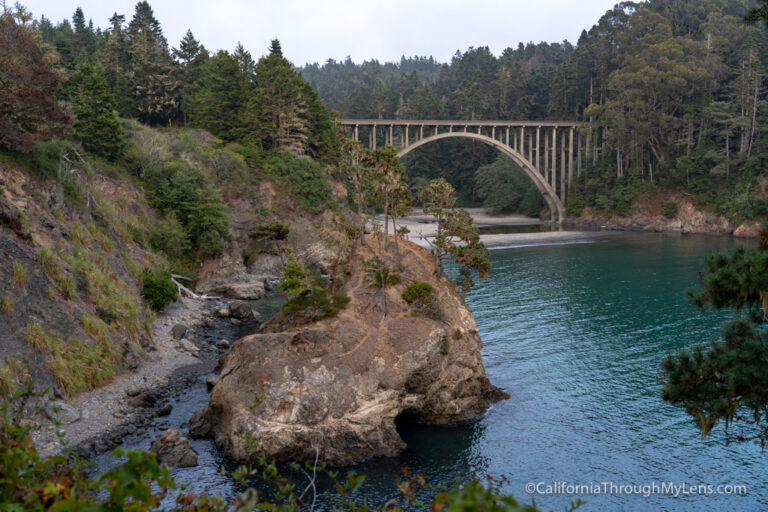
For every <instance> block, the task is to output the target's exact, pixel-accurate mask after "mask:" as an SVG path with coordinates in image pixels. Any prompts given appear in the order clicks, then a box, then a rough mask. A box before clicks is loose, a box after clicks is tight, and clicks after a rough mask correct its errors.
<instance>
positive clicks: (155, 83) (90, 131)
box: [6, 1, 338, 160]
mask: <svg viewBox="0 0 768 512" xmlns="http://www.w3.org/2000/svg"><path fill="white" fill-rule="evenodd" d="M20 14H21V15H23V16H26V17H27V18H26V20H25V21H24V23H26V24H27V25H28V30H29V31H30V32H32V33H34V36H33V37H35V38H37V39H38V40H39V42H42V43H43V44H42V45H41V48H42V49H43V50H41V51H47V52H49V53H50V54H51V55H52V56H54V57H55V58H52V59H49V60H48V61H47V62H46V66H47V68H48V70H47V72H48V73H49V74H51V77H50V78H47V80H55V81H56V83H57V84H58V86H57V87H55V89H54V90H53V96H54V98H56V99H58V100H60V101H64V102H67V103H69V104H70V106H71V110H72V112H73V113H74V114H75V118H76V123H75V126H74V129H75V130H74V131H75V134H76V137H77V138H79V139H80V140H81V141H82V143H83V145H84V146H85V147H86V148H87V149H89V150H92V151H94V152H97V153H101V154H102V155H103V156H107V157H109V158H112V159H114V158H116V157H118V156H119V155H120V152H121V147H120V137H121V134H120V132H119V127H118V126H117V125H118V123H117V117H118V116H119V117H123V118H133V119H136V120H138V121H140V122H142V123H145V124H150V125H173V124H186V125H188V126H192V127H200V128H204V129H206V130H208V131H210V132H212V133H213V134H214V135H217V136H218V137H220V138H222V139H224V140H225V141H239V142H247V143H249V144H253V145H254V146H255V147H257V148H258V149H259V150H269V149H276V150H285V151H288V152H290V153H292V154H294V155H309V156H313V157H319V158H321V159H325V160H328V159H333V158H335V156H336V155H337V153H338V141H337V140H336V139H337V133H336V131H335V130H334V128H333V125H332V123H331V118H330V116H329V114H328V112H327V110H326V109H325V106H324V105H323V104H322V103H321V102H320V101H319V100H318V98H317V94H316V93H315V91H314V90H313V89H312V87H311V86H310V85H309V84H308V83H307V82H306V81H305V80H304V79H303V78H302V77H301V76H300V75H299V74H298V73H297V72H296V71H295V70H294V68H293V66H292V65H291V63H290V62H288V60H286V59H285V57H284V56H283V54H282V51H281V48H280V43H279V42H278V41H277V40H275V41H273V42H272V45H271V47H270V48H269V52H268V54H267V55H266V56H264V57H262V58H261V59H259V60H258V61H256V60H254V59H253V57H252V56H251V54H250V53H249V52H248V51H247V50H246V49H245V48H243V46H242V45H238V46H237V48H235V50H234V51H232V52H227V51H219V52H217V53H215V54H213V55H211V54H210V53H209V52H208V50H206V48H205V46H204V45H203V44H202V43H200V42H199V41H198V40H197V39H195V37H194V34H193V33H192V31H191V30H188V31H187V33H186V34H185V36H184V37H183V38H182V40H181V41H180V42H179V44H178V46H176V47H171V46H170V45H169V43H168V41H167V39H166V37H165V35H164V34H163V29H162V26H161V24H160V22H159V21H158V20H157V19H156V18H155V16H154V12H153V10H152V7H151V6H150V5H149V3H148V2H146V1H140V2H138V3H137V4H136V8H135V12H134V13H133V16H132V17H131V18H130V20H128V19H127V18H126V16H125V15H123V14H118V13H115V14H114V15H113V16H112V17H111V18H110V19H109V25H108V26H107V28H104V29H102V28H98V27H95V26H94V24H93V22H92V21H88V22H86V16H85V13H84V12H83V10H82V9H81V8H79V7H78V8H77V9H76V10H75V12H74V14H73V16H72V20H71V21H70V20H63V21H61V22H59V23H53V22H52V21H51V20H49V19H48V18H46V17H45V16H42V17H41V18H40V19H39V21H36V20H34V19H32V18H31V16H30V15H29V13H28V12H27V11H26V10H25V9H23V8H21V11H19V10H18V9H16V11H14V12H10V10H9V12H7V13H6V18H7V19H8V20H9V22H10V20H16V23H18V22H19V20H20V19H21V17H23V16H20ZM16 23H14V24H16ZM67 78H68V79H69V80H67ZM44 79H46V78H44V77H41V78H39V80H44ZM113 113H116V115H115V114H113ZM97 139H99V140H97Z"/></svg>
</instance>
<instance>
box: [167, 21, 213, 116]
mask: <svg viewBox="0 0 768 512" xmlns="http://www.w3.org/2000/svg"><path fill="white" fill-rule="evenodd" d="M172 53H173V56H174V58H175V59H177V61H178V62H179V64H180V67H179V68H178V70H177V73H178V77H179V83H180V84H181V85H180V87H179V94H180V95H181V112H182V119H183V120H184V123H185V124H186V122H187V115H188V113H189V109H190V104H189V100H190V95H191V94H192V91H193V88H194V87H195V84H196V83H197V81H198V80H200V77H201V76H202V67H203V64H204V63H205V61H206V60H208V50H206V49H205V47H204V46H203V45H202V44H200V42H199V41H198V40H197V39H195V36H194V35H193V34H192V31H191V30H187V33H186V34H185V35H184V38H183V39H182V40H181V42H180V43H179V47H178V48H174V49H173V51H172Z"/></svg>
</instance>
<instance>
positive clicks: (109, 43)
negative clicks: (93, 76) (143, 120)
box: [96, 13, 136, 117]
mask: <svg viewBox="0 0 768 512" xmlns="http://www.w3.org/2000/svg"><path fill="white" fill-rule="evenodd" d="M109 23H110V28H109V30H107V31H106V33H105V37H104V42H103V44H102V45H101V48H100V50H99V51H98V56H97V59H96V60H97V62H98V63H99V64H100V66H101V68H102V69H103V70H104V78H105V79H106V81H107V85H108V86H109V89H110V91H111V92H112V95H113V96H114V98H115V100H116V102H117V111H118V112H119V113H120V115H121V116H123V117H133V116H134V115H135V111H136V106H135V103H134V101H133V94H132V90H131V84H130V81H129V79H128V67H129V62H130V54H129V42H128V38H127V36H126V33H125V31H124V30H123V24H124V23H125V16H123V15H122V14H117V13H114V14H113V15H112V17H111V18H109Z"/></svg>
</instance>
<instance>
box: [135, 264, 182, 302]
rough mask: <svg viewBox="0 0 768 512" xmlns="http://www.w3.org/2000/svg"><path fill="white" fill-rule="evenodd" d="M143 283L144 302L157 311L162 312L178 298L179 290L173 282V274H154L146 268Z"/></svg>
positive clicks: (164, 272)
mask: <svg viewBox="0 0 768 512" xmlns="http://www.w3.org/2000/svg"><path fill="white" fill-rule="evenodd" d="M142 283H143V288H142V295H143V296H144V300H145V301H146V302H147V304H149V306H150V307H151V308H152V309H154V310H155V311H160V310H161V309H163V308H164V307H165V306H167V305H168V304H170V303H171V302H173V301H175V300H176V298H177V297H178V293H179V292H178V288H177V287H176V285H175V284H173V281H171V273H170V272H169V271H167V270H166V271H161V272H152V271H151V270H150V269H148V268H145V269H144V272H143V273H142Z"/></svg>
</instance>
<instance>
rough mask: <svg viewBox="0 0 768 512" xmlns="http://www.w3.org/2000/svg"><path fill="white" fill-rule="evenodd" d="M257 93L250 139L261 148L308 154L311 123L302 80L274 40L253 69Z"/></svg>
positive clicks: (254, 98) (253, 101)
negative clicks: (266, 53)
mask: <svg viewBox="0 0 768 512" xmlns="http://www.w3.org/2000/svg"><path fill="white" fill-rule="evenodd" d="M256 76H257V81H256V89H255V91H254V95H253V100H252V102H251V105H250V106H249V109H248V110H249V111H250V113H251V115H252V116H254V122H253V124H252V127H253V128H252V129H253V133H252V134H253V135H254V136H255V137H256V138H257V139H259V140H260V141H261V143H262V146H263V147H264V148H268V149H279V150H284V151H288V152H290V153H292V154H293V155H303V154H305V153H306V152H307V148H308V143H309V136H310V128H311V127H310V121H309V100H310V98H308V97H307V90H306V87H305V86H304V80H303V79H302V78H301V75H299V74H298V73H297V72H296V71H294V70H293V67H292V66H291V63H290V62H288V60H286V59H285V57H283V52H282V49H281V48H280V42H279V41H278V40H277V39H275V40H273V41H272V44H271V46H270V50H269V55H267V56H266V57H262V58H261V59H259V62H258V64H257V65H256Z"/></svg>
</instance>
